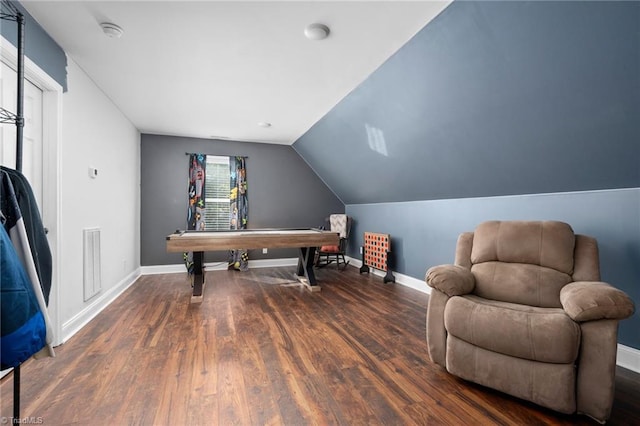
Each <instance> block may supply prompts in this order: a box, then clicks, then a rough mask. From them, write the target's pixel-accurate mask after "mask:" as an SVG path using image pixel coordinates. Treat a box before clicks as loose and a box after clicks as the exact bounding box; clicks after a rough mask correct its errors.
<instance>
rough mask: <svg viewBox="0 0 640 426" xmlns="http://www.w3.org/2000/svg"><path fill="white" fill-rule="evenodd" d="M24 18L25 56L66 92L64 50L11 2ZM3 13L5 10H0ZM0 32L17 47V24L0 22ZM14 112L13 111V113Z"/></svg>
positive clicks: (16, 3)
mask: <svg viewBox="0 0 640 426" xmlns="http://www.w3.org/2000/svg"><path fill="white" fill-rule="evenodd" d="M11 3H12V4H13V5H14V6H16V8H17V9H18V10H19V11H20V12H22V14H23V15H24V17H25V25H24V32H25V36H24V38H25V40H24V50H25V56H27V57H28V58H29V59H31V60H32V61H33V62H34V63H36V64H37V65H38V66H39V67H40V68H42V69H43V70H44V71H45V72H46V73H47V74H49V75H50V76H51V77H52V78H53V79H54V80H55V81H57V82H58V83H59V84H60V85H61V86H62V90H63V91H65V92H66V91H67V56H66V55H65V53H64V50H62V48H61V47H60V46H58V44H57V43H56V42H55V40H53V39H52V38H51V37H50V36H49V34H47V33H46V32H45V31H44V30H43V29H42V27H41V26H40V25H39V24H38V23H37V22H36V21H35V19H33V17H32V16H31V15H29V13H28V12H27V11H26V10H25V9H24V7H22V5H21V4H20V3H18V2H16V1H11ZM2 11H3V12H5V8H4V7H3V8H2ZM0 32H1V33H2V36H3V37H4V38H6V39H7V40H8V41H9V42H10V43H11V44H13V45H14V46H17V45H18V37H17V24H16V23H15V22H13V21H6V20H4V19H3V20H0ZM14 112H15V111H14Z"/></svg>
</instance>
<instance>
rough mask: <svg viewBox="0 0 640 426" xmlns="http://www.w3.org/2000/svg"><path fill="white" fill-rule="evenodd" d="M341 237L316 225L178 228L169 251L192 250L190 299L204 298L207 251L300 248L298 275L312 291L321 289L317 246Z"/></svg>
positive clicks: (200, 299) (196, 300)
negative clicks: (315, 266)
mask: <svg viewBox="0 0 640 426" xmlns="http://www.w3.org/2000/svg"><path fill="white" fill-rule="evenodd" d="M339 240H340V237H339V234H338V233H336V232H331V231H324V230H319V229H314V228H305V229H243V230H237V231H176V232H175V233H173V234H171V235H168V236H167V251H168V252H178V253H182V252H190V251H191V252H193V262H194V280H193V295H192V297H191V301H192V302H199V301H202V288H203V285H204V268H203V266H204V262H203V258H204V252H205V251H222V250H237V249H247V250H248V249H258V248H299V249H300V251H299V253H298V270H297V277H298V278H299V279H301V281H302V282H303V284H305V285H306V286H307V288H309V289H310V290H311V291H319V290H320V286H318V283H317V281H316V277H315V274H314V273H313V260H314V256H315V251H316V247H320V246H325V245H338V243H339ZM302 278H304V280H302ZM305 281H306V282H305Z"/></svg>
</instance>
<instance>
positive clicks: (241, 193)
mask: <svg viewBox="0 0 640 426" xmlns="http://www.w3.org/2000/svg"><path fill="white" fill-rule="evenodd" d="M246 160H247V158H246V157H230V158H229V169H230V170H229V171H230V173H231V179H230V182H229V190H230V196H229V199H230V202H231V209H230V212H231V213H230V216H231V217H230V222H229V226H230V229H247V223H248V220H249V208H248V206H249V205H248V198H247V168H246ZM229 267H233V268H234V269H237V270H239V271H248V270H249V254H248V253H247V250H245V249H240V250H231V251H230V252H229Z"/></svg>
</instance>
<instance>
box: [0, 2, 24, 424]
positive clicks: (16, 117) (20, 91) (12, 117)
mask: <svg viewBox="0 0 640 426" xmlns="http://www.w3.org/2000/svg"><path fill="white" fill-rule="evenodd" d="M0 12H1V14H0V18H2V19H3V20H7V21H15V22H16V23H17V32H18V43H17V44H18V46H17V48H18V58H17V67H16V68H17V69H16V74H17V79H18V81H17V83H18V84H17V99H16V113H15V114H14V113H12V112H10V111H7V110H6V109H4V108H1V111H0V122H1V123H13V124H15V126H16V170H17V171H19V172H20V171H22V138H23V130H24V15H23V14H22V13H21V12H20V11H19V10H18V9H16V7H15V6H14V5H12V4H11V3H9V2H8V1H5V0H2V4H1V6H0ZM19 420H20V365H18V366H16V367H14V368H13V423H16V422H17V421H19Z"/></svg>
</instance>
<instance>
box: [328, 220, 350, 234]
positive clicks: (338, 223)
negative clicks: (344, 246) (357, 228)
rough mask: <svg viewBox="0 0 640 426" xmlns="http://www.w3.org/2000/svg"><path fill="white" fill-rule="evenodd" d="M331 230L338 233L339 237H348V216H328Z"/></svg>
mask: <svg viewBox="0 0 640 426" xmlns="http://www.w3.org/2000/svg"><path fill="white" fill-rule="evenodd" d="M329 224H330V226H331V232H338V233H340V238H348V237H349V218H348V216H347V215H346V214H332V215H331V216H329Z"/></svg>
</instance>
